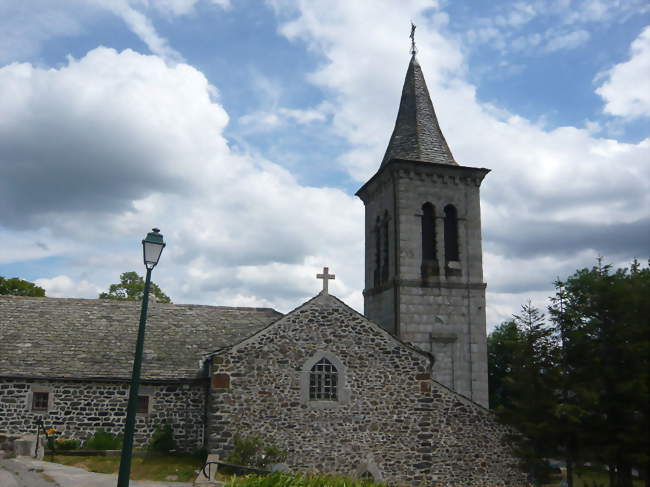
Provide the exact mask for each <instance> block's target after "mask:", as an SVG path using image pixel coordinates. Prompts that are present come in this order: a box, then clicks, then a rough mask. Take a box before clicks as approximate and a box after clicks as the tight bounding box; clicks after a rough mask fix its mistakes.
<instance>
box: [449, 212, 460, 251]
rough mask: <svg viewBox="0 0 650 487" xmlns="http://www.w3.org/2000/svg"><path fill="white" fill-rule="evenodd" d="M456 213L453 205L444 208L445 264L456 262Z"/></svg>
mask: <svg viewBox="0 0 650 487" xmlns="http://www.w3.org/2000/svg"><path fill="white" fill-rule="evenodd" d="M458 260H460V259H459V252H458V212H457V211H456V207H455V206H454V205H447V206H445V262H451V261H458Z"/></svg>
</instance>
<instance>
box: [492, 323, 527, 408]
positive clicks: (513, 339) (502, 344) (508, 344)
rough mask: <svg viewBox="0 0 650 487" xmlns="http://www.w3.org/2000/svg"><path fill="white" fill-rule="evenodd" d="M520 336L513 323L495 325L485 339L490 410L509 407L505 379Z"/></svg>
mask: <svg viewBox="0 0 650 487" xmlns="http://www.w3.org/2000/svg"><path fill="white" fill-rule="evenodd" d="M521 340H522V335H521V333H520V332H519V328H517V324H516V323H515V322H514V321H513V320H510V321H504V322H503V323H501V324H500V325H497V326H496V327H495V328H494V330H493V331H492V333H490V334H489V335H488V337H487V351H488V386H489V396H490V409H497V408H499V407H500V406H507V405H509V399H508V389H507V384H506V379H507V378H508V377H509V376H510V375H511V374H512V367H513V363H514V359H515V354H516V352H517V348H518V347H520V346H521Z"/></svg>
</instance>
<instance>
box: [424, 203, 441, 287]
mask: <svg viewBox="0 0 650 487" xmlns="http://www.w3.org/2000/svg"><path fill="white" fill-rule="evenodd" d="M438 272H439V269H438V260H437V259H436V213H435V209H434V207H433V205H432V204H431V203H425V204H424V205H422V277H429V276H434V275H437V274H438Z"/></svg>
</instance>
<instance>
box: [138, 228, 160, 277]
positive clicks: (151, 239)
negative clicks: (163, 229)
mask: <svg viewBox="0 0 650 487" xmlns="http://www.w3.org/2000/svg"><path fill="white" fill-rule="evenodd" d="M164 248H165V242H163V236H162V233H160V229H158V228H154V229H153V230H152V231H151V232H149V233H148V234H147V237H146V238H145V239H144V240H143V241H142V252H143V256H144V265H145V267H146V268H147V269H153V268H154V267H156V264H157V263H158V259H160V254H162V251H163V249H164Z"/></svg>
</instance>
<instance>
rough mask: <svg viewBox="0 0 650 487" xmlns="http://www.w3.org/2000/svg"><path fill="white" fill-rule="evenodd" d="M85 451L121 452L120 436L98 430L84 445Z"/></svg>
mask: <svg viewBox="0 0 650 487" xmlns="http://www.w3.org/2000/svg"><path fill="white" fill-rule="evenodd" d="M84 448H85V449H87V450H121V449H122V435H115V434H113V433H109V432H108V431H104V430H103V429H99V430H97V431H96V432H95V434H94V435H93V436H92V437H91V438H90V439H88V440H86V441H85V443H84Z"/></svg>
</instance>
